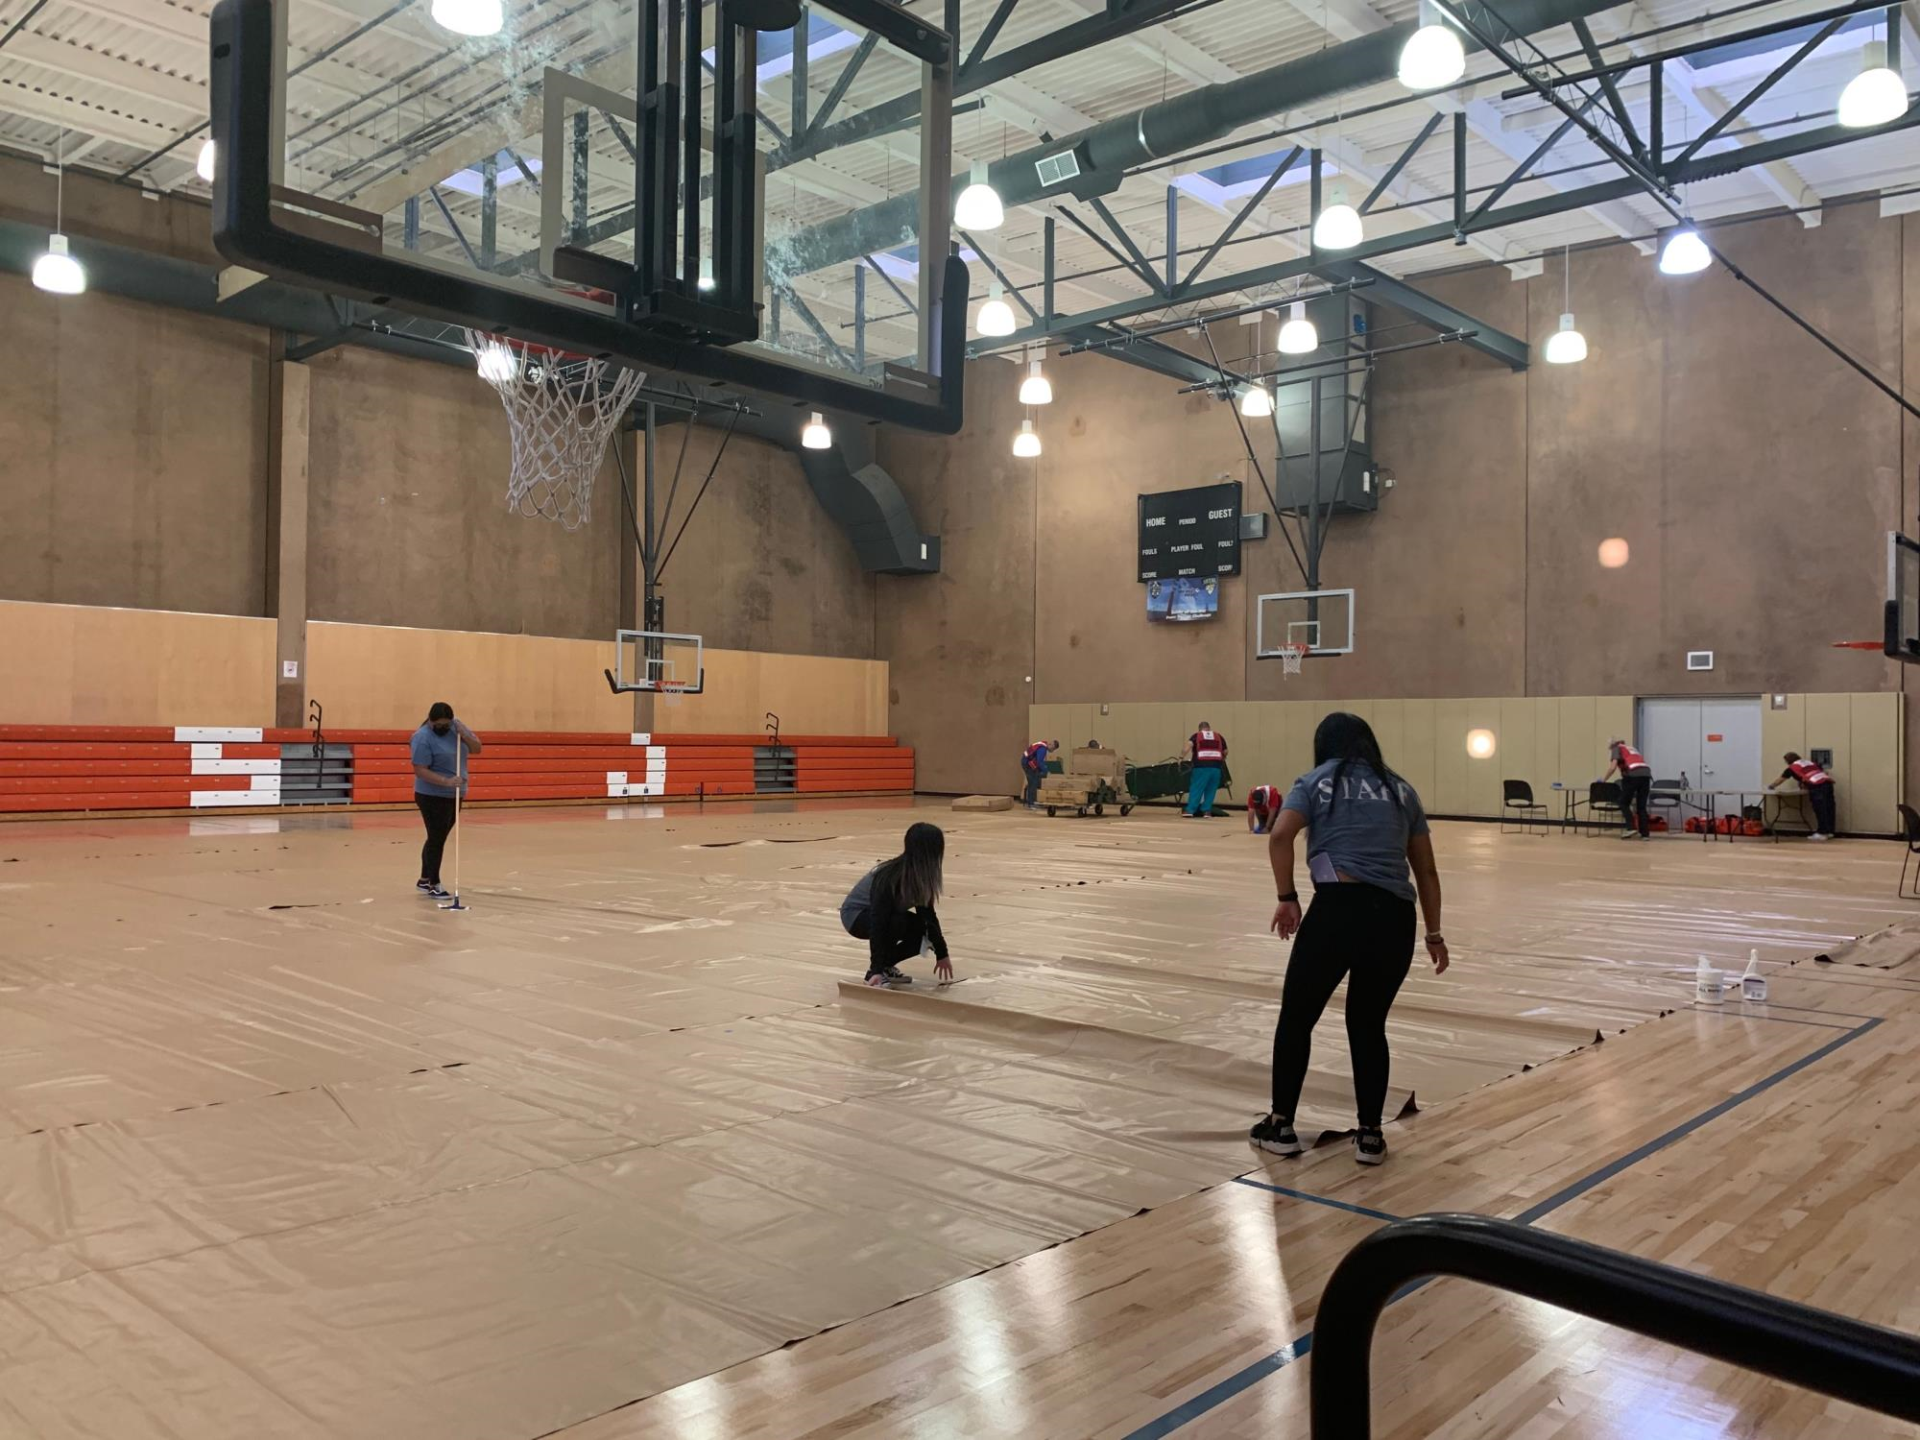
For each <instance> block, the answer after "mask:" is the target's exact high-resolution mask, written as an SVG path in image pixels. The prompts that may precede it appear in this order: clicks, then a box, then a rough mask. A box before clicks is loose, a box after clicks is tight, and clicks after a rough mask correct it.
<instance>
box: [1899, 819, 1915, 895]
mask: <svg viewBox="0 0 1920 1440" xmlns="http://www.w3.org/2000/svg"><path fill="white" fill-rule="evenodd" d="M1899 809H1900V838H1901V839H1903V840H1905V841H1906V842H1907V853H1906V858H1904V859H1903V860H1901V862H1900V898H1901V899H1903V900H1920V865H1915V864H1914V861H1915V859H1916V858H1920V813H1916V812H1915V810H1914V808H1913V807H1912V806H1911V805H1902V806H1900V807H1899ZM1909 869H1911V870H1912V871H1913V889H1911V890H1909V889H1907V871H1908V870H1909Z"/></svg>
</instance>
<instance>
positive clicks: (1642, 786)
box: [1620, 775, 1653, 835]
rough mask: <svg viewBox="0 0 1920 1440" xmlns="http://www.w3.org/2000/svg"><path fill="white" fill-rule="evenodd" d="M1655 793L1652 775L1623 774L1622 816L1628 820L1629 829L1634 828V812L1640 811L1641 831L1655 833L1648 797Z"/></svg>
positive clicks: (1621, 778) (1621, 786) (1621, 779)
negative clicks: (1648, 809)
mask: <svg viewBox="0 0 1920 1440" xmlns="http://www.w3.org/2000/svg"><path fill="white" fill-rule="evenodd" d="M1652 794H1653V777H1652V776H1651V775H1622V776H1621V777H1620V816H1621V818H1622V819H1623V820H1625V821H1626V822H1627V829H1629V830H1631V829H1633V828H1634V822H1633V814H1634V811H1635V810H1636V809H1638V810H1639V812H1640V833H1641V834H1642V835H1650V834H1652V833H1653V823H1652V820H1651V819H1650V818H1649V816H1648V812H1647V803H1648V797H1649V796H1651V795H1652Z"/></svg>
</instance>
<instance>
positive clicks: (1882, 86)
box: [1837, 40, 1907, 130]
mask: <svg viewBox="0 0 1920 1440" xmlns="http://www.w3.org/2000/svg"><path fill="white" fill-rule="evenodd" d="M1906 113H1907V82H1906V81H1905V80H1904V79H1902V78H1901V75H1900V72H1899V71H1898V70H1896V69H1894V68H1893V67H1892V66H1890V65H1888V63H1887V42H1886V41H1884V40H1869V41H1868V42H1867V43H1866V45H1865V47H1864V48H1863V49H1862V50H1861V52H1860V73H1859V74H1858V75H1856V76H1854V77H1853V79H1851V80H1849V81H1848V82H1847V88H1846V89H1844V90H1842V91H1841V92H1840V110H1839V114H1838V117H1837V118H1838V119H1839V121H1840V123H1841V124H1842V125H1847V126H1850V127H1852V128H1853V129H1855V130H1863V129H1865V128H1867V127H1868V126H1870V125H1885V124H1887V123H1888V122H1889V121H1892V120H1898V119H1899V118H1900V117H1901V116H1902V115H1904V114H1906Z"/></svg>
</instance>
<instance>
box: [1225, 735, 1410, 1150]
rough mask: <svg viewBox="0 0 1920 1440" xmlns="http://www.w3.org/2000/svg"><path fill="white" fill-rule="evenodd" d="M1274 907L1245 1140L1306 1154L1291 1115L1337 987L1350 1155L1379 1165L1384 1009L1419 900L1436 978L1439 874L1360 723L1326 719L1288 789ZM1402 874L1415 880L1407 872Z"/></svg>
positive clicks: (1272, 846) (1398, 786)
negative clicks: (1348, 1086) (1270, 980)
mask: <svg viewBox="0 0 1920 1440" xmlns="http://www.w3.org/2000/svg"><path fill="white" fill-rule="evenodd" d="M1302 830H1305V831H1306V832H1307V873H1308V875H1309V876H1310V877H1311V878H1312V880H1313V905H1312V907H1311V908H1310V909H1308V911H1307V913H1306V916H1305V918H1304V919H1303V918H1302V917H1301V914H1300V896H1299V892H1298V891H1296V890H1295V889H1294V883H1293V850H1294V841H1295V839H1296V838H1297V837H1298V836H1299V834H1300V832H1301V831H1302ZM1267 855H1268V858H1269V859H1270V860H1271V861H1272V862H1273V879H1274V884H1275V886H1276V887H1277V889H1278V891H1279V905H1278V906H1277V908H1276V909H1275V910H1274V912H1273V929H1274V930H1275V931H1276V932H1277V933H1278V934H1279V936H1280V938H1281V939H1283V940H1285V939H1289V938H1291V939H1292V940H1293V953H1292V955H1291V956H1290V957H1289V958H1288V960H1287V978H1286V982H1285V985H1284V986H1283V987H1282V989H1281V992H1280V1021H1279V1024H1278V1025H1276V1026H1275V1027H1274V1032H1273V1109H1272V1110H1271V1111H1270V1112H1269V1113H1268V1114H1266V1115H1265V1116H1263V1117H1262V1118H1261V1119H1260V1120H1259V1121H1258V1122H1257V1123H1256V1124H1255V1125H1254V1127H1253V1130H1252V1132H1251V1133H1250V1134H1249V1136H1248V1138H1249V1139H1250V1140H1251V1141H1252V1142H1253V1144H1254V1145H1255V1146H1257V1147H1258V1148H1259V1149H1262V1150H1267V1151H1271V1152H1272V1153H1273V1154H1275V1155H1298V1154H1299V1153H1300V1152H1301V1151H1302V1150H1303V1149H1305V1148H1306V1147H1305V1146H1303V1145H1302V1144H1301V1143H1300V1139H1299V1136H1298V1135H1296V1134H1295V1133H1294V1128H1293V1117H1294V1110H1295V1107H1296V1106H1297V1105H1298V1104H1299V1102H1300V1087H1301V1085H1302V1084H1303V1083H1305V1080H1306V1076H1307V1057H1308V1054H1309V1053H1310V1050H1311V1047H1312V1041H1313V1027H1314V1026H1315V1025H1316V1024H1317V1023H1319V1020H1320V1015H1321V1012H1323V1011H1324V1010H1325V1009H1326V1008H1327V1002H1328V1001H1329V1000H1331V999H1332V998H1333V992H1334V990H1335V989H1336V988H1337V987H1338V986H1339V984H1340V981H1341V980H1342V979H1345V980H1346V982H1347V1004H1346V1014H1347V1047H1348V1049H1349V1050H1350V1051H1351V1052H1352V1054H1353V1096H1354V1104H1355V1108H1356V1110H1357V1112H1358V1118H1359V1122H1360V1128H1359V1130H1358V1132H1357V1133H1356V1134H1355V1135H1354V1139H1353V1158H1354V1159H1355V1160H1357V1161H1359V1162H1360V1163H1361V1164H1362V1165H1378V1164H1381V1163H1382V1162H1383V1161H1385V1160H1386V1158H1387V1140H1386V1136H1385V1135H1384V1134H1383V1133H1382V1132H1381V1129H1380V1124H1381V1113H1380V1112H1381V1109H1382V1108H1383V1107H1384V1105H1385V1104H1386V1099H1387V1075H1388V1067H1389V1056H1388V1052H1387V1012H1388V1010H1390V1009H1391V1008H1392V1007H1393V1000H1394V996H1396V995H1397V994H1399V992H1400V984H1401V982H1402V981H1404V980H1405V979H1406V978H1407V970H1408V968H1409V967H1410V966H1411V965H1412V964H1413V936H1414V928H1413V926H1414V914H1413V904H1414V898H1415V895H1416V894H1417V895H1418V897H1419V901H1420V908H1421V910H1423V911H1424V912H1425V913H1426V917H1427V955H1428V958H1429V959H1431V960H1432V961H1433V972H1434V974H1436V975H1441V974H1444V973H1446V969H1447V964H1448V957H1447V942H1446V940H1445V939H1444V938H1443V937H1442V936H1441V934H1440V872H1439V870H1438V869H1437V868H1436V867H1435V865H1434V861H1433V839H1432V837H1431V836H1430V835H1428V833H1427V817H1426V812H1425V811H1424V810H1422V809H1421V806H1420V797H1419V796H1418V795H1416V794H1415V793H1414V790H1413V787H1412V786H1411V785H1409V784H1407V782H1406V781H1404V780H1402V779H1401V778H1400V777H1399V776H1398V775H1396V774H1394V773H1393V771H1392V770H1390V769H1388V768H1387V762H1386V760H1385V759H1384V758H1383V757H1382V756H1381V754H1380V742H1379V741H1378V740H1376V739H1375V738H1374V734H1373V729H1372V727H1371V726H1369V725H1368V724H1367V722H1366V721H1364V720H1362V719H1361V718H1360V717H1359V716H1358V715H1348V714H1344V713H1335V714H1332V715H1329V716H1327V718H1326V719H1324V720H1322V721H1321V722H1320V728H1319V729H1318V730H1316V731H1315V732H1314V736H1313V769H1311V770H1309V771H1308V772H1307V773H1306V774H1305V775H1302V776H1301V777H1300V778H1299V779H1298V780H1296V781H1295V782H1294V785H1293V789H1292V790H1291V791H1289V792H1288V794H1287V800H1286V804H1285V805H1284V806H1283V807H1282V809H1281V811H1280V821H1279V824H1277V825H1276V826H1275V827H1274V831H1273V836H1272V838H1271V839H1270V840H1269V841H1268V842H1267ZM1409 866H1411V868H1412V871H1413V879H1412V881H1411V882H1409V880H1408V878H1407V871H1408V868H1409Z"/></svg>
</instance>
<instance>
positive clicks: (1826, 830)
mask: <svg viewBox="0 0 1920 1440" xmlns="http://www.w3.org/2000/svg"><path fill="white" fill-rule="evenodd" d="M1807 798H1808V799H1809V800H1811V801H1812V802H1813V828H1814V829H1815V830H1816V831H1817V832H1818V833H1820V834H1822V835H1831V834H1833V782H1832V781H1831V780H1829V781H1828V782H1827V783H1826V784H1824V785H1815V786H1814V787H1813V788H1812V789H1811V790H1809V791H1807Z"/></svg>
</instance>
